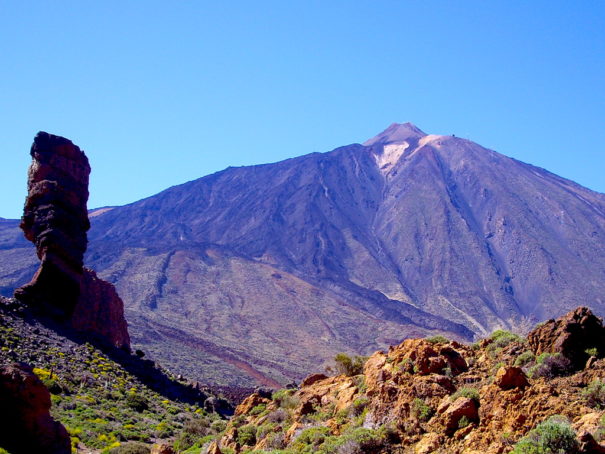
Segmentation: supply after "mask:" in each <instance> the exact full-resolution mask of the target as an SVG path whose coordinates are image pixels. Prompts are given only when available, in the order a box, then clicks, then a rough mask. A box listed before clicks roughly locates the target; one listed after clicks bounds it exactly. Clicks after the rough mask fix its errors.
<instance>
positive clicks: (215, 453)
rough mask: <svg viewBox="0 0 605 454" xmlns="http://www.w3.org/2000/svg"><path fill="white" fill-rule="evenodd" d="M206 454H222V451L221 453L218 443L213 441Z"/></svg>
mask: <svg viewBox="0 0 605 454" xmlns="http://www.w3.org/2000/svg"><path fill="white" fill-rule="evenodd" d="M206 453H207V454H223V451H221V448H219V446H218V443H217V442H216V441H213V442H212V443H211V444H210V446H209V447H208V451H207V452H206Z"/></svg>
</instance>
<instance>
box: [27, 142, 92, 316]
mask: <svg viewBox="0 0 605 454" xmlns="http://www.w3.org/2000/svg"><path fill="white" fill-rule="evenodd" d="M30 154H31V156H32V163H31V165H30V167H29V171H28V181H27V200H26V202H25V207H24V209H23V217H22V218H21V229H22V230H23V232H24V234H25V237H26V238H27V239H28V240H29V241H31V242H32V243H34V244H35V246H36V252H37V254H38V258H39V259H40V261H41V263H40V268H39V269H38V272H37V273H36V275H35V276H34V278H33V279H32V281H31V282H30V283H29V284H27V285H25V286H23V287H21V288H20V289H18V290H17V291H16V292H15V296H16V297H17V298H18V299H20V300H24V301H27V302H28V304H30V305H35V306H38V307H43V309H44V310H45V311H47V312H51V313H52V314H53V315H54V316H56V317H58V318H64V319H69V318H70V317H71V315H72V313H73V310H74V308H75V306H76V303H77V301H78V296H79V294H80V280H81V277H82V266H83V257H84V252H85V251H86V245H87V238H86V232H87V231H88V229H89V228H90V223H89V221H88V212H87V210H86V202H87V201H88V176H89V174H90V165H89V164H88V159H87V158H86V155H85V154H84V153H83V152H82V151H81V150H80V149H79V148H78V147H77V146H75V145H74V144H73V143H72V142H71V141H69V140H67V139H65V138H63V137H58V136H54V135H52V134H48V133H45V132H39V133H38V134H37V135H36V137H35V139H34V143H33V145H32V148H31V152H30Z"/></svg>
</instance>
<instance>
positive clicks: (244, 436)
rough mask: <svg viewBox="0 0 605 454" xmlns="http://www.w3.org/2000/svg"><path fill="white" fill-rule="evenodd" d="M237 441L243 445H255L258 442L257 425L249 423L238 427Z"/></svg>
mask: <svg viewBox="0 0 605 454" xmlns="http://www.w3.org/2000/svg"><path fill="white" fill-rule="evenodd" d="M237 442H238V443H239V444H240V445H243V446H254V445H255V444H256V427H255V426H253V425H252V424H247V425H245V426H242V427H240V428H239V429H237Z"/></svg>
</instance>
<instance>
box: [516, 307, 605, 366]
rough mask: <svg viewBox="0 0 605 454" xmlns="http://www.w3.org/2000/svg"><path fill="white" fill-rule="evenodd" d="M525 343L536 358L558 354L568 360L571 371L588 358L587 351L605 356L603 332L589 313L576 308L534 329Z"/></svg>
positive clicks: (599, 323) (586, 310)
mask: <svg viewBox="0 0 605 454" xmlns="http://www.w3.org/2000/svg"><path fill="white" fill-rule="evenodd" d="M527 342H528V343H529V346H530V347H531V349H532V350H533V351H534V353H535V354H536V355H539V354H541V353H560V354H561V355H563V356H564V357H566V358H567V359H569V361H570V362H571V365H572V368H573V369H574V370H579V369H582V368H583V367H584V366H585V365H586V362H587V360H588V358H589V357H590V355H589V354H588V353H586V350H587V349H592V348H596V350H597V352H598V353H597V355H598V357H603V355H605V328H604V327H603V321H602V320H601V319H600V318H598V317H597V316H595V315H594V314H593V313H592V312H591V310H590V309H588V308H587V307H578V308H577V309H575V310H573V311H571V312H569V313H567V314H566V315H564V316H563V317H561V318H558V319H556V320H548V321H547V322H545V323H544V324H542V325H541V326H539V327H538V328H536V329H534V330H533V331H532V332H531V333H529V334H528V336H527Z"/></svg>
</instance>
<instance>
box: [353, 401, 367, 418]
mask: <svg viewBox="0 0 605 454" xmlns="http://www.w3.org/2000/svg"><path fill="white" fill-rule="evenodd" d="M367 406H368V398H367V397H359V398H357V399H355V400H354V401H353V403H352V404H351V416H359V415H361V414H362V413H363V411H364V410H365V409H366V407H367Z"/></svg>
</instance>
